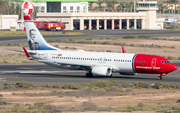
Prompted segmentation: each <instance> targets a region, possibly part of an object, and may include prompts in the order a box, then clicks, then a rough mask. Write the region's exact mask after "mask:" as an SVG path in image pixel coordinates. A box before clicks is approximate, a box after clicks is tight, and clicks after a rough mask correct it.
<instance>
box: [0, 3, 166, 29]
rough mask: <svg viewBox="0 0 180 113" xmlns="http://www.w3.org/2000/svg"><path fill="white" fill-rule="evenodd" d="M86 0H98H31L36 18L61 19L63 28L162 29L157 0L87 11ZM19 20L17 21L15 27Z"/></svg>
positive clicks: (41, 19)
mask: <svg viewBox="0 0 180 113" xmlns="http://www.w3.org/2000/svg"><path fill="white" fill-rule="evenodd" d="M88 1H98V0H32V3H33V5H34V7H35V10H36V11H37V21H58V22H60V21H61V22H64V23H65V25H66V29H65V30H101V29H102V30H107V29H111V30H114V29H119V30H121V29H163V22H165V19H164V18H157V17H156V10H158V8H157V1H139V2H138V6H137V10H138V11H137V12H116V11H114V12H102V11H96V12H95V11H88ZM0 20H2V19H1V17H0ZM9 22H10V21H9ZM20 24H21V22H20V21H18V24H17V26H18V27H17V29H18V28H21V27H20V26H22V25H20ZM1 28H2V27H1Z"/></svg>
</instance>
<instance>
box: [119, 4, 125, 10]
mask: <svg viewBox="0 0 180 113" xmlns="http://www.w3.org/2000/svg"><path fill="white" fill-rule="evenodd" d="M120 5H121V10H123V8H124V2H121V3H120Z"/></svg>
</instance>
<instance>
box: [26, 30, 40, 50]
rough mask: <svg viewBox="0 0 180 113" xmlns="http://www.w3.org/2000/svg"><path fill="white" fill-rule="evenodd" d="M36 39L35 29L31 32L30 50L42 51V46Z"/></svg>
mask: <svg viewBox="0 0 180 113" xmlns="http://www.w3.org/2000/svg"><path fill="white" fill-rule="evenodd" d="M35 38H36V30H35V29H31V30H30V31H29V41H28V43H29V48H30V50H41V48H40V45H39V43H38V42H36V41H35Z"/></svg>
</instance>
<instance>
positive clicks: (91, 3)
mask: <svg viewBox="0 0 180 113" xmlns="http://www.w3.org/2000/svg"><path fill="white" fill-rule="evenodd" d="M93 3H94V2H92V1H90V2H88V4H89V9H90V10H92V9H93V8H92V5H93Z"/></svg>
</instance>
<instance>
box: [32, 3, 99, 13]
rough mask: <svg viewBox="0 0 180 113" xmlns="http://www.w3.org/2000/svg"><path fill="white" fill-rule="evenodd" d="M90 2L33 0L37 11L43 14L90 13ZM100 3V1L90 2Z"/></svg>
mask: <svg viewBox="0 0 180 113" xmlns="http://www.w3.org/2000/svg"><path fill="white" fill-rule="evenodd" d="M87 1H88V0H41V1H40V0H32V4H33V5H34V6H35V10H37V11H38V12H41V13H52V12H58V13H70V12H71V13H76V12H84V13H87V12H88V2H87ZM90 1H98V0H90Z"/></svg>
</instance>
